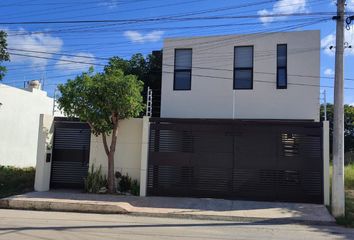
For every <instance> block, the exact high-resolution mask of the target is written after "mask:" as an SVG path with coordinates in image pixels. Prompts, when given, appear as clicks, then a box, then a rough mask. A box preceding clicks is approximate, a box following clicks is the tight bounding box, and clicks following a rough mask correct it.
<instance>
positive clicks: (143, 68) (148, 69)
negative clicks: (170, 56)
mask: <svg viewBox="0 0 354 240" xmlns="http://www.w3.org/2000/svg"><path fill="white" fill-rule="evenodd" d="M117 68H118V69H121V70H122V71H123V72H124V74H125V75H129V74H132V75H135V76H137V77H138V79H139V80H141V81H143V82H144V89H142V94H143V97H144V101H145V100H146V99H145V97H146V94H145V93H146V90H147V87H150V88H151V89H154V90H155V92H154V94H157V97H154V104H157V105H159V101H160V100H159V99H160V98H159V95H160V91H161V90H160V89H161V73H162V52H161V51H154V52H153V53H152V54H149V55H147V57H144V56H143V55H142V54H140V53H138V54H134V55H133V56H132V57H131V58H130V59H129V60H126V59H123V58H120V57H112V58H111V59H110V61H109V62H108V65H107V66H106V67H105V68H104V69H105V72H107V73H110V72H111V71H112V69H117Z"/></svg>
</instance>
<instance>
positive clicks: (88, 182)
mask: <svg viewBox="0 0 354 240" xmlns="http://www.w3.org/2000/svg"><path fill="white" fill-rule="evenodd" d="M102 189H107V178H106V176H104V175H103V174H102V167H101V165H100V166H99V167H98V169H95V166H94V165H93V164H92V165H91V168H90V171H89V173H88V175H87V177H86V178H85V192H89V193H99V192H100V191H101V190H102Z"/></svg>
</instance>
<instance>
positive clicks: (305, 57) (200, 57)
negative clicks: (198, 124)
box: [161, 31, 320, 121]
mask: <svg viewBox="0 0 354 240" xmlns="http://www.w3.org/2000/svg"><path fill="white" fill-rule="evenodd" d="M277 44H287V80H288V85H287V89H277V85H276V69H277ZM249 45H250V46H253V49H254V53H253V59H254V60H253V89H251V90H233V73H234V70H233V69H234V48H235V47H237V46H249ZM181 48H191V49H192V79H191V90H177V91H174V87H173V84H174V61H175V58H174V53H175V49H181ZM308 76H310V77H308ZM319 76H320V32H319V31H300V32H280V33H268V34H250V35H233V36H216V37H195V38H176V39H166V40H165V42H164V48H163V71H162V90H161V91H162V93H161V117H171V118H224V119H231V118H237V119H307V120H315V121H318V120H319V94H320V87H319V85H320V77H319ZM309 85H312V86H309Z"/></svg>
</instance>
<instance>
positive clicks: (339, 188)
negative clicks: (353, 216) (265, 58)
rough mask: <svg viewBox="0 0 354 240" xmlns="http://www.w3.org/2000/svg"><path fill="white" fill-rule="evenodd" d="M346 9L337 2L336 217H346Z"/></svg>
mask: <svg viewBox="0 0 354 240" xmlns="http://www.w3.org/2000/svg"><path fill="white" fill-rule="evenodd" d="M344 8H345V0H338V1H337V16H336V17H334V18H333V19H335V20H336V21H337V26H336V60H335V77H334V81H335V82H334V121H333V178H332V214H333V216H334V217H340V216H344V215H345V196H344V194H345V193H344V101H343V92H344V80H343V62H344V58H343V56H344V21H345V19H344Z"/></svg>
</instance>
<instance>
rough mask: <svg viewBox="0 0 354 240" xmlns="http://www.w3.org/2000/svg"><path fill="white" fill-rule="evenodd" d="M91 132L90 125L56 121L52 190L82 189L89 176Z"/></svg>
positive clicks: (65, 119)
mask: <svg viewBox="0 0 354 240" xmlns="http://www.w3.org/2000/svg"><path fill="white" fill-rule="evenodd" d="M90 138H91V130H90V127H89V126H88V124H86V123H82V122H79V121H75V120H70V119H67V118H55V119H54V140H53V158H52V171H51V184H50V185H51V188H58V187H59V188H61V187H65V188H82V187H83V186H84V178H85V177H86V176H87V172H88V166H89V154H90Z"/></svg>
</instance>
